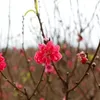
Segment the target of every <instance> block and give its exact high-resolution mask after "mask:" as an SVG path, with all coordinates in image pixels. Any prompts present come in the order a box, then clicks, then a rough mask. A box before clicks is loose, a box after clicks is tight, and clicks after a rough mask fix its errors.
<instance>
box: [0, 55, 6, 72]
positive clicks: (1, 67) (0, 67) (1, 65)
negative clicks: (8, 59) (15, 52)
mask: <svg viewBox="0 0 100 100" xmlns="http://www.w3.org/2000/svg"><path fill="white" fill-rule="evenodd" d="M5 68H6V63H5V58H4V57H3V56H2V53H0V71H2V70H4V69H5Z"/></svg>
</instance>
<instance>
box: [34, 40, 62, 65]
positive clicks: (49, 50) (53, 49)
mask: <svg viewBox="0 0 100 100" xmlns="http://www.w3.org/2000/svg"><path fill="white" fill-rule="evenodd" d="M59 50H60V46H59V45H54V44H53V42H52V41H49V42H48V43H47V44H39V51H37V52H36V53H35V56H34V60H35V61H36V62H37V63H39V64H46V65H49V64H50V63H51V62H57V61H59V60H60V59H61V58H62V55H61V53H60V52H59Z"/></svg>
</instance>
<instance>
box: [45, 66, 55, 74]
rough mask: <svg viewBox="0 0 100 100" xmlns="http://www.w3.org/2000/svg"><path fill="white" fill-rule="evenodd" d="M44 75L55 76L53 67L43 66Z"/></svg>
mask: <svg viewBox="0 0 100 100" xmlns="http://www.w3.org/2000/svg"><path fill="white" fill-rule="evenodd" d="M45 73H49V74H50V73H53V74H56V71H55V70H54V67H53V66H52V65H46V66H45Z"/></svg>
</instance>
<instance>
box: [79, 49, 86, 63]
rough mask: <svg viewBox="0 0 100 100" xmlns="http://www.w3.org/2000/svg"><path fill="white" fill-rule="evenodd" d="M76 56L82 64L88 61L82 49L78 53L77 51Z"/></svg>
mask: <svg viewBox="0 0 100 100" xmlns="http://www.w3.org/2000/svg"><path fill="white" fill-rule="evenodd" d="M77 56H78V58H79V60H80V61H81V63H82V64H86V62H87V61H88V58H87V55H86V53H85V52H84V51H81V52H80V53H78V54H77Z"/></svg>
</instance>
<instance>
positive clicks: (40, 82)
mask: <svg viewBox="0 0 100 100" xmlns="http://www.w3.org/2000/svg"><path fill="white" fill-rule="evenodd" d="M44 71H45V68H43V71H42V74H41V77H40V80H39V82H38V84H37V86H36V87H35V89H34V91H33V93H32V95H31V96H30V98H29V100H31V99H32V97H33V96H34V94H35V92H36V91H37V89H38V87H39V86H40V84H41V82H42V78H43V74H44Z"/></svg>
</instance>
